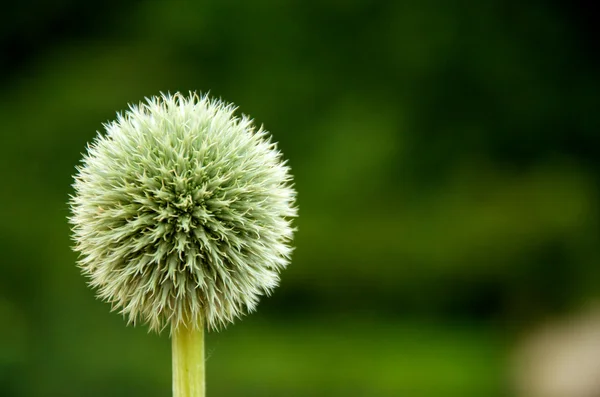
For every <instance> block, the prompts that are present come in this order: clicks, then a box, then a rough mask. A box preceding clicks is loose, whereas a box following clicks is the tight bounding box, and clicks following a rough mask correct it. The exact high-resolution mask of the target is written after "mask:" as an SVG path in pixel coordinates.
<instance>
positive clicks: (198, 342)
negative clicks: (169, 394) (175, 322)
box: [171, 326, 205, 397]
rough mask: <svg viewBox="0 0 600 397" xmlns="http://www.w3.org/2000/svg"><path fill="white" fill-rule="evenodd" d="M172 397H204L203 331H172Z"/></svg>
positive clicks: (187, 329) (191, 329) (182, 328)
mask: <svg viewBox="0 0 600 397" xmlns="http://www.w3.org/2000/svg"><path fill="white" fill-rule="evenodd" d="M171 338H172V349H173V397H204V391H205V384H204V329H203V327H200V328H199V329H193V328H185V327H183V326H180V327H179V328H178V329H176V330H174V331H173V335H172V337H171Z"/></svg>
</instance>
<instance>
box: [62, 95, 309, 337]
mask: <svg viewBox="0 0 600 397" xmlns="http://www.w3.org/2000/svg"><path fill="white" fill-rule="evenodd" d="M235 110H236V108H235V107H234V106H233V105H231V104H226V103H224V102H222V101H220V100H214V99H210V98H208V97H207V96H206V95H204V96H198V95H197V94H195V93H190V95H189V96H188V97H185V96H183V95H181V94H179V93H177V94H175V95H165V94H163V95H162V96H161V97H152V98H146V101H145V102H144V103H140V104H139V105H138V106H135V105H132V106H130V107H129V110H128V111H126V112H125V113H124V114H118V117H117V120H116V121H112V122H109V123H107V124H105V125H104V127H105V129H106V133H105V134H98V136H97V138H96V139H95V141H94V142H93V143H92V144H91V145H88V148H87V153H86V154H85V155H84V158H83V160H82V165H80V166H78V167H77V174H76V175H75V177H74V178H75V182H74V184H73V187H74V189H75V194H74V195H73V196H72V197H71V199H70V206H71V216H70V218H69V221H70V223H71V224H72V232H73V239H74V240H75V247H74V249H75V250H76V251H77V252H78V253H79V260H78V264H79V267H80V268H81V269H82V272H83V273H84V274H85V275H86V276H87V277H88V278H89V284H90V285H91V286H92V287H93V288H95V289H96V290H97V293H98V296H99V297H100V298H101V299H103V300H106V301H108V302H110V303H111V305H112V307H113V309H116V310H120V312H121V313H123V315H124V316H125V317H127V318H128V321H129V322H130V323H133V324H135V323H137V322H139V321H141V322H144V323H147V324H148V325H149V326H150V329H151V330H162V329H163V328H164V327H166V326H167V325H171V326H172V327H173V328H175V329H177V328H178V327H181V326H184V327H188V328H189V327H191V328H199V327H202V326H203V325H206V326H207V327H208V328H209V329H212V330H217V329H220V328H222V327H223V326H225V325H227V324H229V323H231V322H233V321H234V319H235V318H238V317H240V316H242V315H243V314H246V313H248V312H251V311H253V310H254V309H255V307H256V305H257V303H258V300H259V297H260V296H262V295H264V294H269V293H270V292H271V291H272V290H273V288H274V287H276V286H277V285H278V282H279V272H280V270H282V269H283V268H285V267H286V266H287V265H288V263H289V261H290V255H291V252H292V249H293V248H292V247H291V246H290V243H291V240H292V237H293V231H294V229H293V227H292V225H291V220H292V218H294V217H295V216H297V208H296V207H295V197H296V192H295V190H294V189H293V185H292V176H291V175H290V169H289V167H288V166H287V165H286V162H285V161H283V160H282V156H281V153H280V152H279V150H278V149H277V146H276V144H275V143H272V142H271V141H270V138H269V135H268V133H267V132H266V131H265V130H263V129H262V127H261V128H258V129H257V128H256V127H254V125H253V121H252V120H251V119H250V118H248V117H246V116H241V117H236V116H234V111H235Z"/></svg>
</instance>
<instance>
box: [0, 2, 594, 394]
mask: <svg viewBox="0 0 600 397" xmlns="http://www.w3.org/2000/svg"><path fill="white" fill-rule="evenodd" d="M76 3H77V4H79V2H75V1H67V2H65V3H62V4H63V7H64V8H59V7H54V6H53V7H49V8H44V10H46V11H48V12H36V13H33V12H30V9H33V8H35V7H31V2H28V3H11V4H13V7H21V8H20V13H18V14H16V16H15V18H11V14H10V13H9V12H7V13H5V14H3V20H9V19H10V20H11V23H6V24H3V25H2V29H5V32H6V33H5V34H4V37H7V38H10V37H19V38H22V41H23V43H20V44H19V47H18V48H21V49H22V57H21V58H18V59H20V61H19V63H17V62H16V61H15V63H14V65H13V66H12V68H11V69H6V70H5V72H4V73H3V74H1V75H0V79H2V91H1V92H0V117H1V119H2V134H1V136H0V140H1V142H0V147H1V148H2V156H1V157H0V162H2V164H1V165H2V166H1V167H0V169H1V170H2V182H3V188H2V193H3V194H2V195H1V196H0V200H1V204H2V205H0V218H1V219H2V222H1V223H0V249H2V253H3V259H2V262H1V263H2V270H3V273H2V277H0V323H2V324H10V326H7V327H1V328H0V344H1V346H0V394H2V393H4V394H6V395H9V396H15V397H21V396H23V397H25V396H31V397H37V396H47V395H62V396H67V397H68V396H81V395H86V396H93V395H94V394H93V393H94V392H96V393H97V395H99V396H100V395H101V396H105V395H107V394H111V395H117V394H118V393H121V394H122V395H127V396H129V397H130V396H133V395H144V396H158V395H163V396H164V395H168V394H169V388H170V379H169V376H170V365H169V352H168V351H169V343H168V340H167V338H166V337H157V336H153V335H152V336H149V335H147V334H146V333H145V331H144V330H141V329H137V328H135V329H133V328H126V327H123V324H122V321H121V319H120V318H119V317H118V316H115V315H114V314H109V313H107V310H106V305H104V304H102V303H101V302H97V301H95V300H94V297H93V294H92V293H91V292H90V291H89V290H88V289H87V288H86V286H85V285H84V284H83V283H82V277H81V276H80V274H79V271H78V269H77V268H76V267H75V266H74V264H75V262H76V255H74V254H73V253H72V252H71V250H70V248H69V246H70V241H69V226H68V225H67V224H66V223H65V221H64V219H65V218H66V216H68V213H69V211H68V208H67V206H66V205H65V201H66V200H67V197H68V195H69V194H73V193H74V192H73V190H72V188H71V187H70V184H71V182H72V180H71V175H72V174H73V167H74V165H75V164H77V162H78V160H79V158H80V157H81V154H80V152H81V151H82V148H83V147H85V144H86V142H89V141H91V140H92V139H93V138H94V135H95V131H96V130H98V129H99V127H100V124H101V122H103V121H106V120H109V119H112V118H113V116H114V111H115V110H117V109H123V108H125V106H126V104H127V103H134V102H136V101H138V100H139V99H140V98H143V97H144V96H150V95H154V94H156V93H157V92H161V91H162V92H167V91H170V92H176V91H184V92H187V91H188V90H190V89H194V90H199V91H203V92H207V91H210V93H211V95H212V96H216V97H223V98H227V100H230V101H233V102H235V103H236V104H237V105H239V106H240V109H243V111H244V112H247V113H248V114H251V115H252V116H253V117H255V118H256V119H257V120H260V121H261V122H262V123H264V125H265V126H266V127H267V128H268V129H269V131H272V132H273V133H274V134H275V136H276V138H277V141H278V143H279V147H280V148H281V150H282V152H283V153H285V157H286V159H289V164H290V165H291V167H292V168H293V170H294V181H295V184H296V185H295V186H296V188H297V190H298V192H299V196H298V204H299V206H300V207H301V208H302V211H301V217H299V218H298V219H297V226H298V232H297V234H296V235H295V236H294V238H295V245H296V246H297V247H298V248H297V250H296V251H294V255H293V264H292V265H291V266H289V267H288V268H287V269H286V271H285V277H284V278H283V279H282V284H281V286H280V287H279V288H278V289H277V290H276V292H275V296H274V297H273V299H268V300H265V301H264V302H262V303H261V308H260V310H259V312H258V313H257V314H256V315H255V316H250V317H249V318H247V319H246V320H245V321H244V322H243V323H241V324H239V325H238V326H236V327H230V329H228V330H227V332H224V333H220V334H218V335H211V337H210V338H209V340H208V346H207V351H208V352H209V359H208V360H209V361H208V365H207V368H208V379H207V385H208V393H209V395H213V396H219V395H227V396H234V395H244V396H246V395H251V393H247V391H248V390H250V389H252V390H255V395H260V396H261V397H263V396H268V395H269V393H271V395H282V394H283V392H282V391H283V390H285V391H286V395H290V396H293V395H318V394H319V393H321V394H325V393H323V392H322V391H323V390H325V391H326V394H327V395H328V396H336V395H338V396H346V395H360V394H361V393H362V395H365V396H369V397H371V396H373V397H376V396H397V395H411V396H416V397H446V396H449V395H456V396H460V397H470V396H472V397H480V396H483V395H485V396H502V395H513V394H512V393H511V392H509V391H507V390H506V389H507V388H508V383H507V382H506V381H505V379H504V378H503V373H502V371H503V370H504V369H506V366H507V365H508V364H506V363H505V361H504V358H505V356H506V354H507V353H508V352H509V351H510V350H509V349H510V348H511V345H510V343H509V342H510V340H512V338H513V337H515V336H516V335H518V333H519V332H520V331H522V330H524V329H525V328H526V327H527V326H528V325H530V324H533V323H535V322H536V321H537V320H538V319H540V318H545V317H547V316H551V315H553V314H554V313H558V312H560V311H563V310H570V309H571V308H574V307H577V306H578V305H579V304H581V303H582V302H586V301H588V300H590V299H594V298H597V297H598V295H599V293H598V291H599V288H598V285H600V267H599V266H598V263H600V250H599V247H600V244H598V241H599V239H600V236H599V230H600V229H599V228H598V224H599V221H600V212H599V208H598V186H599V182H600V177H599V175H600V163H599V161H598V159H600V149H599V148H600V141H599V135H598V131H600V117H599V115H598V111H597V108H598V100H597V93H598V92H600V87H599V84H598V83H599V79H598V72H597V71H598V70H599V69H598V65H597V61H595V60H594V59H593V54H595V53H597V51H594V50H593V48H590V43H588V42H587V41H586V40H585V39H586V37H587V36H586V35H585V34H584V31H583V30H582V27H581V26H580V25H581V24H580V23H579V21H578V20H576V19H574V17H573V11H572V10H571V9H570V8H568V9H566V8H562V6H559V5H557V4H554V3H553V4H552V5H549V4H546V5H542V4H541V3H529V2H527V3H524V2H516V1H492V2H462V1H458V2H444V1H435V0H426V1H422V2H402V1H391V0H389V1H385V0H382V1H345V2H341V1H318V2H317V1H303V2H295V1H280V2H270V1H253V2H229V1H216V0H215V1H201V2H193V1H176V2H170V1H169V2H161V1H141V2H130V1H125V2H121V3H119V4H118V7H112V6H111V7H107V6H104V4H105V3H103V4H100V3H89V4H90V6H89V7H90V10H93V11H91V12H88V13H82V12H81V8H78V7H82V6H76V5H75V4H76ZM40 4H41V3H40ZM81 4H83V3H81ZM86 4H88V3H86ZM107 4H112V5H114V3H111V2H109V3H107ZM569 4H570V3H569ZM40 7H41V5H40ZM45 7H47V6H45ZM565 7H566V6H565ZM569 7H570V6H569ZM61 10H68V11H69V12H71V13H72V14H65V15H63V14H60V12H62V11H61ZM64 12H66V11H64ZM584 13H585V12H584V11H582V14H584ZM30 14H31V18H35V19H32V24H26V23H24V22H23V21H24V20H25V19H24V18H25V16H27V15H30ZM33 14H35V15H33ZM17 16H20V17H19V18H17ZM61 18H62V19H61ZM86 18H87V19H86ZM65 19H67V20H69V21H72V24H73V26H71V25H68V24H65V23H63V22H64V21H65ZM51 26H63V30H62V31H61V32H59V33H58V34H55V35H52V34H49V32H48V29H50V28H49V27H51ZM10 29H12V30H10ZM590 37H591V36H590ZM29 49H33V50H35V51H32V52H29ZM6 59H9V57H8V56H7V57H6ZM11 65H12V64H11ZM338 317H341V318H343V319H344V321H345V323H344V324H346V325H345V326H344V327H335V326H333V324H335V321H336V318H338ZM412 319H416V320H412ZM293 320H297V321H293ZM430 320H432V321H430ZM259 323H260V324H261V326H260V327H257V326H255V324H259ZM299 323H300V324H299ZM302 324H306V325H305V326H303V325H302ZM415 324H416V325H415ZM245 327H248V328H245ZM411 327H416V328H417V329H418V330H420V329H423V330H426V332H425V333H426V334H427V335H428V337H427V338H421V339H420V338H417V337H414V335H415V334H417V335H418V334H419V332H418V330H417V331H414V334H413V333H410V332H404V331H403V330H405V329H407V328H411ZM353 330H354V331H353ZM356 330H360V332H359V331H356ZM245 331H248V332H247V333H246V332H245ZM429 331H430V332H431V333H430V334H428V332H429ZM382 334H383V335H384V336H383V337H382V336H381V335H382ZM289 335H292V336H293V337H288V336H289ZM498 335H507V336H508V337H507V339H509V340H508V341H507V340H504V338H505V337H504V336H498ZM321 338H322V339H321ZM336 338H338V339H337V340H338V342H336V343H334V342H331V343H325V342H323V340H327V341H331V340H336ZM357 344H359V345H361V346H363V348H359V349H355V346H356V345H357ZM232 346H234V347H232ZM230 349H235V351H233V350H230ZM261 351H263V352H265V353H264V354H265V356H266V357H267V358H268V360H267V362H265V361H262V360H261ZM350 351H355V352H356V357H353V359H354V361H353V362H352V363H351V362H350V361H349V359H348V356H347V355H344V354H348V352H350ZM340 354H341V355H342V356H343V357H345V358H346V360H344V361H343V363H342V364H343V365H342V366H341V367H340V368H341V369H339V370H338V369H337V367H336V362H335V360H334V358H335V356H336V355H340ZM115 357H120V358H119V359H118V360H117V359H115ZM139 357H143V358H144V359H143V360H140V359H139ZM212 361H214V365H212V364H211V362H212ZM372 362H373V363H375V364H372V365H373V366H374V367H375V368H377V371H375V370H371V369H369V368H370V366H369V363H372ZM232 363H234V364H232ZM248 363H251V365H250V364H249V365H244V364H248ZM286 363H291V364H286ZM355 363H356V364H355ZM413 363H414V365H413ZM228 365H235V366H236V367H235V368H236V370H235V372H236V373H238V372H240V371H244V372H243V373H240V374H237V375H236V374H233V373H231V372H228V373H225V372H224V371H223V370H222V369H223V368H228V367H227V366H228ZM291 366H293V367H291ZM257 368H258V369H265V370H264V371H263V370H261V371H258V370H256V371H255V369H257ZM461 369H462V370H464V372H462V371H461ZM269 370H271V371H275V370H277V371H278V372H276V373H277V376H275V375H273V376H270V375H269V373H268V371H269ZM345 371H349V372H351V373H352V379H353V380H354V381H355V383H353V385H354V386H356V384H357V383H359V382H358V381H360V384H361V389H360V390H361V391H360V392H357V393H353V392H354V390H348V389H346V388H345V382H346V381H348V379H349V378H350V377H349V376H347V377H346V375H345V373H346V372H345ZM352 371H354V372H352ZM329 373H331V374H332V375H331V376H328V374H329ZM402 373H408V374H410V375H406V376H402V375H401V374H402ZM469 374H472V375H471V376H470V375H469ZM228 376H231V377H228ZM251 377H252V379H251ZM290 377H292V379H290ZM73 379H75V380H73ZM356 379H358V380H356ZM440 379H442V380H444V381H443V382H442V381H440ZM436 382H438V383H443V384H444V385H446V388H444V389H440V388H437V387H436V386H435V385H436ZM66 384H68V385H70V386H69V387H68V388H67V387H65V385H66ZM263 385H269V386H270V387H271V389H270V390H275V391H276V392H269V391H268V390H265V388H264V386H263ZM66 389H68V390H66ZM446 389H447V390H452V392H446ZM92 390H93V391H92ZM109 391H110V393H109Z"/></svg>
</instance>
